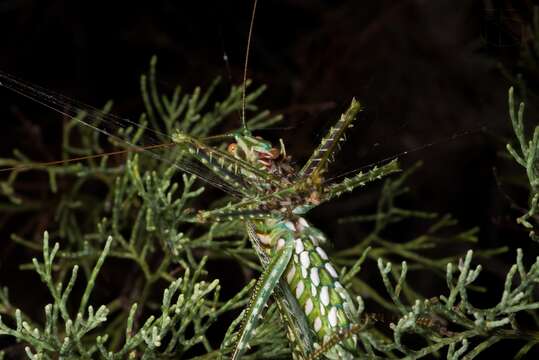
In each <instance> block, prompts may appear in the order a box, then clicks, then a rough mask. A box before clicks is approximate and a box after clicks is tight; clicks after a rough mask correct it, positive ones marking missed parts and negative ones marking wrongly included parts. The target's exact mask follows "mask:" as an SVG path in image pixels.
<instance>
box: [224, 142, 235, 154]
mask: <svg viewBox="0 0 539 360" xmlns="http://www.w3.org/2000/svg"><path fill="white" fill-rule="evenodd" d="M237 148H238V144H236V143H232V144H228V147H227V148H226V150H227V151H228V152H229V153H231V154H233V155H235V154H236V149H237Z"/></svg>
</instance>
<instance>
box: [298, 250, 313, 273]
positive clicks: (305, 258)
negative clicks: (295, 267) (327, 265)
mask: <svg viewBox="0 0 539 360" xmlns="http://www.w3.org/2000/svg"><path fill="white" fill-rule="evenodd" d="M299 261H300V262H301V266H302V267H304V268H305V269H307V268H309V265H311V261H310V260H309V252H307V251H304V252H302V253H301V254H300V255H299Z"/></svg>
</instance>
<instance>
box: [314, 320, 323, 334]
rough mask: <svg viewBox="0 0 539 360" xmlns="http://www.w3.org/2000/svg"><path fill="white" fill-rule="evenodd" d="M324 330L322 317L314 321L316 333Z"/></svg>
mask: <svg viewBox="0 0 539 360" xmlns="http://www.w3.org/2000/svg"><path fill="white" fill-rule="evenodd" d="M321 328H322V320H320V317H317V318H316V319H314V331H316V332H318V331H319V330H320V329H321Z"/></svg>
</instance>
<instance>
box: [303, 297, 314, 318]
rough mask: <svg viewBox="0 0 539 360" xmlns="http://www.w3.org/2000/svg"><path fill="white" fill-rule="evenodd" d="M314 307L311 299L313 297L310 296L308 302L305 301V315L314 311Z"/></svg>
mask: <svg viewBox="0 0 539 360" xmlns="http://www.w3.org/2000/svg"><path fill="white" fill-rule="evenodd" d="M313 307H314V305H313V301H312V300H311V298H308V299H307V302H306V303H305V315H307V316H309V314H310V313H311V311H313Z"/></svg>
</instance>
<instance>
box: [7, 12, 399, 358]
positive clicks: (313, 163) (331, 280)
mask: <svg viewBox="0 0 539 360" xmlns="http://www.w3.org/2000/svg"><path fill="white" fill-rule="evenodd" d="M255 7H256V4H255ZM253 18H254V14H253ZM249 38H250V36H249ZM246 67H247V61H246ZM0 83H1V85H3V86H5V87H7V88H9V89H11V90H13V91H15V92H18V93H20V94H22V95H24V96H26V97H29V98H31V99H33V100H35V101H37V102H39V103H41V104H43V105H45V106H48V107H50V108H52V109H54V110H56V111H58V112H61V113H64V114H67V115H69V116H74V115H75V114H77V113H78V112H79V111H80V110H82V111H85V112H88V111H90V112H95V113H97V114H98V113H99V111H98V110H96V109H93V108H89V107H86V106H82V107H81V104H78V103H76V102H74V101H72V100H70V99H67V98H65V97H61V96H59V95H58V94H51V93H50V92H47V91H46V90H44V89H41V88H39V87H36V86H34V85H29V84H27V83H24V82H22V81H20V80H18V79H16V78H14V77H12V76H10V75H7V74H2V73H0ZM244 83H245V80H244ZM244 86H245V85H244ZM243 97H244V99H245V90H244V94H243ZM244 101H245V100H244ZM66 104H67V105H69V106H68V107H66ZM244 109H245V105H244V106H243V111H244ZM360 110H361V106H360V104H359V102H358V101H356V100H352V102H351V105H350V107H349V108H348V110H347V111H346V112H345V113H344V114H343V115H342V116H341V118H340V119H339V120H338V121H337V122H336V123H335V125H334V126H333V127H332V128H331V129H330V130H329V131H328V133H327V134H326V135H325V136H324V137H323V138H322V140H321V142H320V144H319V146H318V147H317V148H316V149H315V151H314V152H313V154H312V156H311V157H310V159H309V160H308V161H307V163H306V164H305V165H304V166H303V167H301V168H296V167H295V165H294V163H293V162H292V158H291V156H290V155H289V154H287V152H286V148H285V145H284V144H283V143H281V144H280V146H274V145H273V144H271V143H270V142H268V141H266V140H264V139H263V138H261V137H258V136H255V135H254V134H253V133H252V132H251V131H250V130H249V129H248V128H247V126H246V124H245V120H244V119H245V116H244V115H243V116H242V120H243V126H242V128H241V129H240V130H238V131H237V132H235V133H234V134H232V135H231V138H232V139H233V141H231V142H230V144H229V145H228V148H227V150H226V151H223V150H220V149H218V148H214V147H211V146H209V145H207V144H206V143H204V142H203V141H202V140H200V139H197V138H194V137H192V136H190V135H188V134H185V133H182V132H179V131H177V132H176V133H174V134H173V136H172V141H173V142H174V143H175V144H176V145H177V146H179V147H180V148H181V149H183V151H184V153H186V154H189V155H190V159H191V160H189V159H187V158H182V159H181V160H179V161H178V162H174V163H171V165H174V166H177V167H178V168H180V169H181V170H183V171H185V172H188V173H191V174H194V175H196V176H199V177H200V178H202V179H203V180H206V181H207V182H209V183H210V184H212V185H214V186H216V187H219V188H221V189H223V190H225V191H228V192H229V193H231V194H232V195H234V196H235V197H236V198H237V201H236V202H234V203H232V204H229V205H226V206H224V207H222V208H218V209H215V210H210V211H200V212H199V213H198V215H197V216H196V219H197V221H199V222H201V223H208V222H222V221H231V220H237V219H242V220H244V221H245V228H246V232H247V234H248V236H249V239H250V241H251V243H252V246H253V248H254V250H255V252H256V254H257V256H258V258H259V259H260V262H261V263H262V265H263V269H264V271H263V272H262V274H261V275H260V277H259V279H258V281H257V283H256V286H255V290H254V292H253V294H252V296H251V300H250V302H249V305H248V307H247V309H245V311H244V315H243V323H242V326H241V329H240V331H239V333H238V335H237V341H236V345H235V348H234V350H233V353H232V358H233V359H239V358H240V357H241V355H242V354H243V353H244V352H245V351H246V349H247V347H248V344H249V341H250V340H251V339H252V336H253V334H254V331H255V329H256V326H257V323H258V321H259V318H260V316H261V315H262V312H263V310H264V307H265V306H266V304H267V303H268V302H269V298H270V297H272V296H273V299H274V300H275V302H276V303H277V306H278V308H279V311H280V314H281V318H282V319H283V322H284V324H285V327H286V330H287V336H288V339H289V341H290V344H291V349H292V352H293V356H294V358H295V359H302V358H306V357H307V356H309V354H312V353H313V352H315V351H316V350H317V349H319V348H320V347H322V346H323V344H324V343H326V342H328V341H331V340H332V337H333V336H334V334H336V333H338V332H340V331H346V330H349V329H350V328H351V327H352V326H353V325H355V324H356V323H357V321H358V320H359V319H358V316H357V314H356V309H355V306H354V303H353V301H352V299H351V296H350V295H349V293H348V291H347V290H346V289H345V288H344V287H343V286H342V285H341V283H340V282H339V274H338V273H337V271H336V269H335V267H334V265H333V264H332V263H331V260H330V259H329V257H328V256H327V254H326V252H325V251H324V250H323V247H324V244H325V243H326V242H327V239H326V237H325V236H324V234H323V233H322V232H321V231H320V230H318V229H316V228H315V227H314V226H313V225H311V224H310V223H309V222H308V221H307V220H306V219H305V218H304V215H305V214H306V213H307V212H308V211H310V210H311V209H313V208H314V207H316V206H318V205H320V204H322V203H325V202H328V201H330V200H332V199H334V198H335V197H338V196H340V195H341V194H343V193H345V192H349V191H352V190H354V189H355V188H357V187H360V186H363V185H365V184H366V183H368V182H371V181H374V180H376V179H380V178H382V177H384V176H386V175H388V174H391V173H394V172H396V171H398V170H399V168H398V164H397V162H396V161H391V162H388V163H387V164H385V165H382V166H380V167H376V168H373V169H371V170H370V171H368V172H367V173H358V174H356V175H354V176H351V177H349V178H346V179H344V180H342V181H339V182H328V181H327V180H326V173H327V170H328V166H329V164H330V163H331V161H332V159H333V157H334V156H335V154H336V153H337V151H338V150H339V148H340V143H341V142H343V141H344V140H345V132H346V130H347V129H348V128H350V127H352V126H353V123H354V120H355V119H356V116H357V114H358V113H359V111H360ZM102 117H103V119H105V120H106V121H110V122H120V125H122V126H129V125H135V124H133V123H128V124H125V123H122V121H124V120H121V119H119V118H116V117H114V116H110V115H102ZM81 121H82V120H81ZM83 124H84V125H87V126H92V125H90V124H88V123H85V122H83ZM95 130H96V131H100V132H102V133H104V134H106V135H111V133H110V132H108V131H107V129H106V128H105V129H104V128H100V127H95ZM129 145H131V146H132V147H133V148H135V149H140V147H138V146H136V145H135V144H129ZM149 153H150V155H153V156H156V155H155V154H154V153H152V152H149ZM195 163H196V164H198V166H197V165H194V164H195ZM200 164H201V165H203V166H204V167H205V168H206V170H209V174H210V176H208V171H206V172H204V171H202V170H201V167H200V166H199V165H200ZM355 346H356V339H355V338H354V336H350V337H348V338H346V339H344V340H343V341H340V342H338V343H337V344H336V345H335V346H333V347H331V348H330V349H328V351H326V352H324V356H325V357H327V358H330V359H346V358H353V353H354V348H355Z"/></svg>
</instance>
